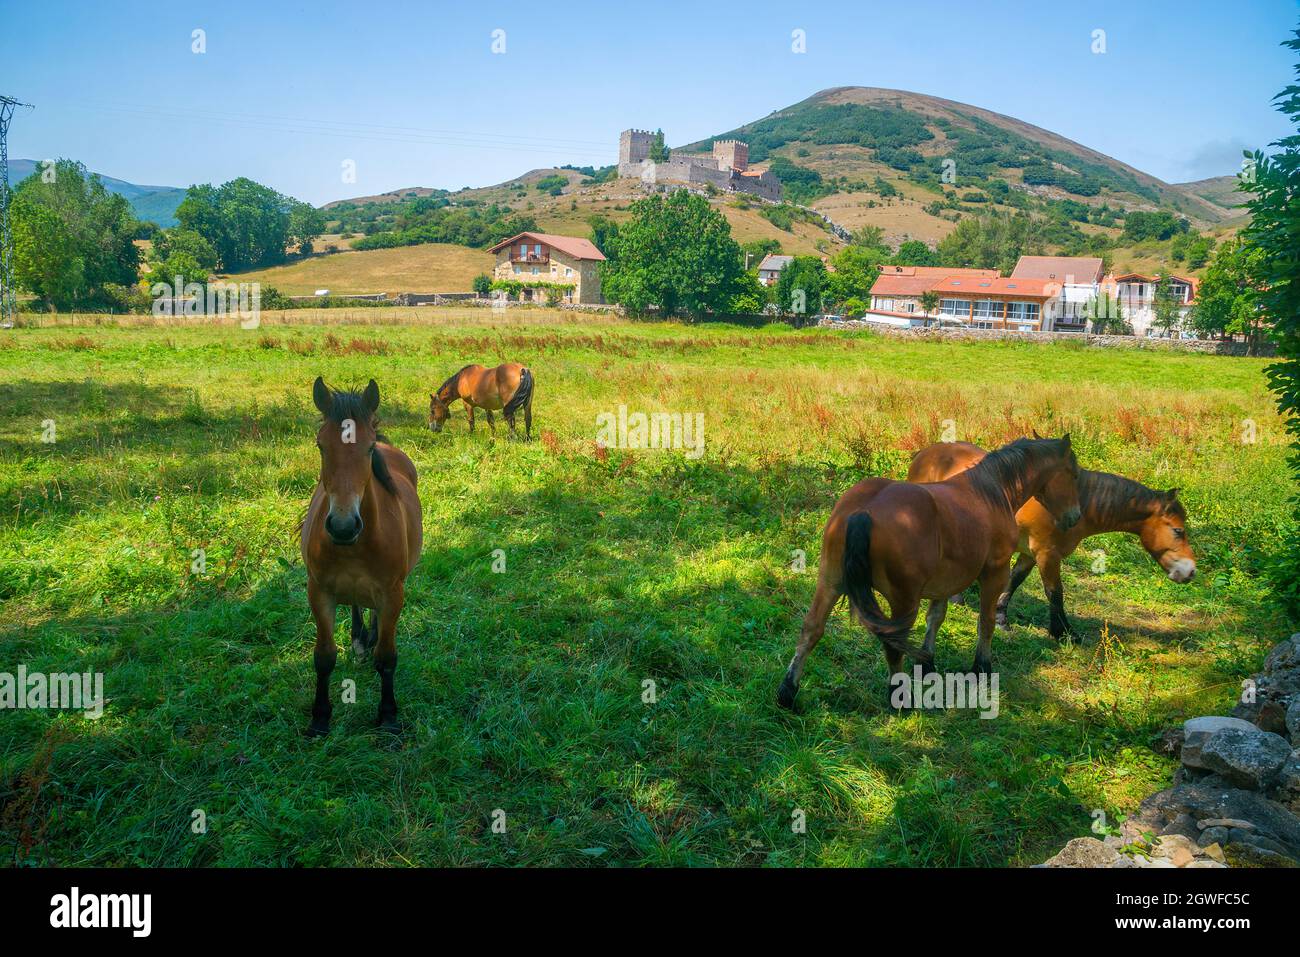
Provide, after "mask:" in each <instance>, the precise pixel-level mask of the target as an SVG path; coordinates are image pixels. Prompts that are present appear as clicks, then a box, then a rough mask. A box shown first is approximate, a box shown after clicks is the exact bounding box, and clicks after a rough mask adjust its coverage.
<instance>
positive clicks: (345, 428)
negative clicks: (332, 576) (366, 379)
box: [312, 376, 380, 545]
mask: <svg viewBox="0 0 1300 957" xmlns="http://www.w3.org/2000/svg"><path fill="white" fill-rule="evenodd" d="M312 398H313V399H314V400H315V402H316V408H317V409H319V410H320V414H321V416H323V420H322V422H321V426H320V429H319V430H318V431H317V433H316V447H317V448H319V449H320V484H321V487H322V488H323V489H324V490H325V495H326V497H327V499H328V501H329V510H328V511H327V512H326V513H325V532H326V534H328V535H329V537H330V541H332V542H333V543H334V544H335V545H352V544H354V543H355V542H356V540H357V539H358V538H360V537H361V532H362V529H363V528H364V527H365V525H364V523H363V522H362V521H361V500H362V499H363V498H364V497H365V494H366V489H367V488H369V486H370V479H371V476H372V475H373V474H374V473H375V470H376V469H377V468H378V467H380V466H377V465H376V463H375V459H376V458H377V457H378V454H379V453H378V452H377V451H376V449H375V443H376V442H377V441H378V439H379V433H378V430H377V423H376V421H375V410H376V409H378V408H379V386H378V385H376V384H375V380H374V379H371V380H370V384H369V385H368V386H366V388H365V391H363V392H336V391H335V390H333V389H331V388H330V387H329V386H327V385H326V384H325V382H324V380H323V379H321V378H320V377H319V376H317V377H316V383H315V385H314V386H313V387H312Z"/></svg>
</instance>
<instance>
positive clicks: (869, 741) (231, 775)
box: [0, 308, 1294, 867]
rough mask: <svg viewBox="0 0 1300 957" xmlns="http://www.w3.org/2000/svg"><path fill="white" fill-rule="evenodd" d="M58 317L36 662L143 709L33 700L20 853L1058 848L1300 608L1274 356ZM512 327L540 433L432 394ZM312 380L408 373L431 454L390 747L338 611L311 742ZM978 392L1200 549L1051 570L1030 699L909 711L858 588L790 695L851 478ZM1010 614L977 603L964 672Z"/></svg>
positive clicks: (5, 574) (398, 384) (372, 314)
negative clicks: (330, 704) (674, 416)
mask: <svg viewBox="0 0 1300 957" xmlns="http://www.w3.org/2000/svg"><path fill="white" fill-rule="evenodd" d="M34 325H35V327H29V328H18V329H14V330H9V331H5V332H3V333H0V336H2V338H0V394H2V395H3V400H4V401H3V405H4V408H5V409H6V413H7V414H6V415H5V416H4V418H3V420H0V610H2V611H3V619H2V623H0V671H10V672H12V671H14V670H15V669H16V668H17V666H18V665H20V664H23V665H25V666H26V667H27V668H28V669H29V670H33V671H36V670H43V671H48V672H60V671H74V670H75V671H86V670H94V671H100V672H103V674H104V675H105V688H106V695H107V702H106V704H105V707H104V714H103V716H102V717H100V718H98V719H92V718H90V717H87V716H85V715H83V714H81V713H78V712H72V711H62V712H56V711H33V710H16V711H8V712H5V713H0V852H2V853H3V855H4V860H5V861H6V863H9V864H16V865H63V866H72V865H149V866H152V865H218V866H225V865H307V866H314V865H381V866H396V867H405V866H411V865H576V866H608V865H625V866H639V865H745V866H754V865H766V866H799V865H867V866H876V865H888V866H909V865H910V866H978V865H1026V864H1031V863H1036V862H1038V861H1041V860H1043V859H1044V858H1045V857H1047V856H1049V855H1050V854H1052V853H1054V852H1055V850H1056V849H1057V848H1058V847H1059V846H1060V844H1061V843H1063V842H1064V841H1065V840H1067V839H1069V838H1071V837H1075V836H1079V835H1083V834H1087V833H1089V827H1090V825H1091V824H1092V823H1093V816H1092V812H1093V810H1094V809H1100V810H1102V811H1104V812H1105V814H1106V820H1107V822H1108V823H1109V824H1110V825H1111V826H1116V825H1117V824H1118V822H1119V821H1120V819H1121V818H1122V816H1123V815H1124V814H1125V813H1128V812H1131V811H1133V810H1134V809H1135V807H1136V805H1137V803H1138V802H1139V801H1140V800H1141V799H1142V797H1144V796H1145V795H1146V794H1148V793H1150V792H1152V791H1154V790H1156V789H1158V788H1159V787H1161V786H1163V785H1164V784H1165V783H1167V782H1168V780H1169V778H1170V776H1171V774H1172V772H1173V770H1174V767H1175V765H1174V762H1173V761H1172V759H1170V758H1168V757H1166V756H1164V755H1162V754H1161V753H1160V750H1159V747H1158V739H1159V735H1160V732H1161V731H1162V729H1164V728H1166V727H1169V726H1172V725H1176V724H1177V723H1178V722H1180V721H1182V720H1183V719H1184V718H1187V717H1190V716H1194V715H1197V714H1203V713H1223V712H1225V711H1226V710H1227V709H1228V708H1230V707H1231V705H1232V703H1233V701H1234V699H1235V695H1236V694H1237V690H1238V687H1239V682H1240V680H1241V678H1243V677H1245V676H1246V675H1248V674H1249V673H1251V672H1252V671H1254V670H1256V669H1257V668H1258V666H1259V665H1260V663H1261V661H1262V658H1263V655H1264V653H1265V652H1266V651H1267V649H1268V648H1270V647H1271V646H1272V644H1274V643H1275V642H1277V641H1279V640H1281V639H1282V638H1283V637H1285V636H1286V635H1287V634H1290V632H1291V631H1292V630H1294V627H1293V625H1294V623H1290V622H1288V621H1287V620H1286V619H1285V617H1284V615H1283V614H1282V613H1281V612H1280V611H1279V610H1277V608H1276V607H1275V605H1274V604H1273V603H1272V601H1271V600H1270V598H1269V594H1268V589H1267V586H1266V584H1265V581H1264V578H1263V575H1262V572H1261V565H1262V563H1263V560H1264V558H1265V556H1267V555H1268V554H1269V553H1270V551H1272V550H1274V549H1276V548H1277V543H1278V541H1279V538H1280V535H1281V533H1282V531H1283V529H1284V525H1283V523H1284V522H1285V520H1286V519H1285V516H1286V514H1287V510H1286V505H1285V503H1286V499H1287V496H1288V493H1289V484H1288V481H1287V477H1286V470H1285V465H1284V462H1285V440H1284V436H1283V433H1282V429H1281V423H1280V420H1279V418H1278V417H1277V415H1276V412H1275V410H1274V407H1273V404H1272V399H1271V396H1270V395H1269V393H1268V392H1267V390H1266V387H1265V382H1264V376H1263V371H1262V370H1263V367H1264V365H1265V364H1266V363H1265V361H1264V360H1256V359H1241V358H1227V357H1216V356H1205V355H1191V354H1172V353H1170V354H1166V353H1157V352H1149V351H1135V350H1099V349H1086V348H1081V347H1077V346H1071V345H1067V344H1064V343H1060V344H1050V345H1035V344H1023V343H995V342H989V343H937V342H912V341H899V340H893V339H885V338H881V337H878V336H876V335H873V334H871V333H867V332H841V331H831V330H823V329H811V330H810V329H804V330H795V329H791V328H787V327H784V326H775V325H774V326H768V327H763V328H745V327H740V326H732V325H726V324H712V323H710V324H703V325H680V324H673V323H653V324H652V323H639V322H634V321H629V320H623V319H618V318H613V317H603V316H578V315H572V314H566V313H561V312H558V311H549V310H541V309H537V310H511V311H509V312H506V313H505V314H495V313H492V312H490V311H487V310H470V309H464V310H457V309H443V308H438V309H420V310H386V309H385V310H378V309H370V310H356V311H352V312H349V311H345V310H327V311H321V312H319V313H313V312H307V311H304V312H292V313H289V314H287V315H286V316H274V315H272V316H265V317H264V319H263V323H262V327H261V328H260V329H257V330H251V331H246V330H242V329H240V328H238V326H234V325H225V326H222V325H214V324H192V325H185V324H176V325H159V324H154V323H152V322H151V321H143V320H142V321H139V322H135V321H132V320H128V321H127V322H126V323H125V324H119V323H118V322H117V321H115V320H112V319H109V318H107V317H104V318H100V319H95V318H86V317H83V318H82V319H81V320H80V322H79V323H78V324H77V325H70V324H67V323H51V322H49V321H44V323H43V324H34ZM505 359H514V360H519V361H523V362H526V363H527V364H528V365H529V366H530V367H531V368H532V370H533V372H534V375H535V378H536V382H537V387H536V388H537V392H536V400H535V418H534V441H532V442H529V443H525V442H512V441H508V440H507V439H506V437H505V431H504V427H503V426H502V425H501V424H500V423H499V424H498V430H499V431H498V432H497V434H496V436H495V437H493V436H492V435H491V434H489V433H488V432H487V431H486V429H485V428H484V423H483V422H482V420H481V419H480V423H479V429H478V431H477V432H476V433H474V434H472V435H471V434H469V433H468V431H467V426H466V422H465V418H464V413H463V411H462V407H461V406H459V405H458V406H456V407H455V412H454V416H453V419H452V420H451V422H450V424H449V427H448V429H447V430H446V431H444V432H443V433H441V434H438V435H435V434H433V433H431V432H430V431H429V430H428V429H427V428H426V425H425V417H426V413H427V408H428V393H429V391H430V390H431V389H433V388H436V386H437V385H438V384H439V383H441V381H442V380H443V379H445V378H446V377H447V376H448V375H450V374H451V373H452V372H454V371H455V370H457V369H458V368H460V366H461V365H463V364H465V363H467V362H470V361H482V362H485V363H491V362H497V361H502V360H505ZM318 374H323V375H324V376H325V378H326V380H327V381H329V382H331V383H333V384H336V385H358V384H361V385H363V384H364V383H365V382H366V380H367V379H369V378H371V377H373V378H375V379H376V380H377V381H378V382H379V384H380V387H381V394H382V402H381V406H380V416H381V418H382V420H383V428H384V429H385V430H386V431H387V433H388V434H389V435H390V437H391V438H392V440H393V441H394V442H395V444H397V445H399V446H400V447H402V448H403V449H404V450H405V451H406V452H407V453H408V454H409V455H410V456H411V457H412V458H413V459H414V461H415V463H416V465H417V467H418V468H419V470H420V494H421V498H422V501H423V510H424V532H425V549H424V555H423V558H422V560H421V561H420V563H419V565H418V566H417V568H416V570H415V572H414V573H413V575H412V578H411V580H410V581H409V582H408V587H407V595H408V599H407V605H406V609H405V611H404V613H403V615H402V618H401V622H400V625H399V631H398V652H399V665H398V669H397V696H398V701H399V704H400V707H401V719H402V721H403V722H404V724H405V726H406V730H405V732H404V734H403V735H402V736H401V737H400V738H396V739H393V738H390V737H389V736H385V735H380V734H378V733H377V732H375V731H374V730H373V728H372V724H373V721H374V717H375V709H376V706H377V702H378V693H379V689H378V680H377V678H376V677H375V674H374V671H373V668H372V667H371V666H370V664H369V663H362V662H357V661H354V660H353V658H352V655H351V652H350V650H348V647H347V630H346V621H345V618H344V615H343V614H340V616H339V640H340V648H341V649H342V650H341V652H340V658H339V666H338V668H337V669H336V671H335V672H334V688H335V693H336V698H335V710H334V730H333V733H332V734H331V735H330V737H328V738H325V739H307V738H305V737H304V736H303V733H302V732H303V731H304V729H305V727H306V724H307V720H308V709H309V707H310V702H311V695H312V690H313V675H312V666H311V645H312V638H313V629H312V626H311V622H310V616H309V614H308V610H307V605H306V599H305V576H304V572H303V568H302V563H301V560H300V558H299V555H298V545H297V534H296V527H297V524H298V522H299V520H300V518H301V516H302V514H303V512H304V510H305V506H306V503H307V501H308V498H309V497H310V494H311V491H312V488H313V486H314V484H315V481H316V476H317V471H318V467H319V461H318V453H317V451H316V449H315V448H314V433H315V428H316V422H317V414H316V411H315V409H314V408H313V406H312V400H311V383H312V380H313V379H314V377H315V376H316V375H318ZM621 405H624V406H627V408H628V409H629V410H632V411H636V410H640V411H645V412H655V411H667V412H682V413H688V412H702V413H703V414H704V423H705V433H704V438H705V447H704V453H703V455H702V456H701V457H699V458H698V459H689V458H687V457H686V456H685V455H683V453H682V452H680V451H676V452H675V451H671V450H664V451H660V450H630V449H619V448H610V449H605V448H601V447H598V446H597V444H596V442H595V437H596V432H597V428H596V417H597V415H599V414H600V413H602V412H617V410H618V408H619V406H621ZM48 420H53V424H54V430H55V431H54V438H55V441H53V442H45V441H42V439H43V437H48ZM947 420H951V424H952V426H953V428H955V431H956V433H957V436H958V437H959V438H962V439H966V440H970V441H974V442H978V443H980V444H983V445H985V446H996V445H998V444H1001V443H1003V442H1005V441H1008V440H1010V439H1012V438H1015V437H1018V436H1021V435H1024V434H1026V433H1028V432H1029V431H1030V430H1031V429H1037V430H1038V431H1039V432H1041V433H1043V434H1052V435H1059V434H1060V433H1062V432H1065V431H1069V432H1070V433H1071V435H1072V437H1073V441H1074V445H1075V448H1076V451H1077V452H1078V456H1079V459H1080V462H1081V463H1082V464H1083V465H1084V466H1085V467H1089V468H1094V469H1104V470H1109V471H1115V472H1119V473H1122V474H1124V475H1128V476H1131V477H1133V478H1136V479H1139V480H1141V481H1143V482H1146V483H1147V484H1150V485H1153V486H1156V487H1160V488H1168V487H1171V486H1178V487H1180V488H1181V489H1182V493H1181V496H1182V500H1183V501H1184V503H1185V504H1186V506H1187V510H1188V512H1189V523H1188V529H1189V535H1190V537H1191V540H1192V543H1193V545H1194V547H1195V548H1196V550H1197V555H1198V559H1199V572H1198V575H1197V577H1196V578H1195V579H1194V580H1193V581H1192V582H1191V583H1190V584H1187V585H1175V584H1173V583H1172V582H1170V581H1168V580H1167V579H1166V578H1165V577H1164V576H1163V575H1162V574H1161V573H1160V571H1159V569H1158V568H1157V567H1156V566H1155V564H1154V563H1153V562H1152V561H1151V560H1150V558H1149V557H1148V556H1147V555H1146V553H1145V552H1144V551H1142V549H1141V547H1140V545H1139V544H1138V542H1137V540H1136V539H1134V538H1132V537H1125V536H1120V535H1110V536H1104V537H1100V538H1098V539H1094V540H1092V542H1091V543H1090V544H1091V548H1092V549H1094V550H1095V549H1102V550H1104V553H1105V556H1106V562H1105V565H1104V571H1102V572H1101V573H1094V571H1093V567H1094V556H1093V555H1091V554H1087V555H1085V554H1084V553H1083V551H1082V550H1081V551H1080V552H1079V553H1076V555H1075V556H1073V557H1072V558H1071V559H1069V560H1068V561H1067V562H1066V567H1065V572H1064V580H1065V588H1066V603H1067V608H1068V610H1069V612H1070V614H1071V617H1072V620H1073V622H1074V625H1075V627H1076V629H1077V630H1078V631H1079V634H1080V640H1078V641H1076V642H1072V643H1067V644H1063V645H1057V644H1056V643H1055V642H1053V641H1052V640H1051V639H1050V638H1049V637H1048V635H1047V632H1046V624H1047V608H1046V605H1045V603H1044V600H1043V597H1042V591H1041V585H1040V584H1039V581H1038V577H1037V575H1034V576H1033V577H1031V578H1030V579H1029V581H1028V582H1027V583H1026V584H1025V586H1024V588H1023V589H1022V590H1021V592H1020V593H1019V595H1018V596H1017V601H1016V603H1015V604H1014V605H1013V610H1012V625H1011V628H1010V630H1009V631H1008V632H1006V633H999V634H998V635H997V637H996V638H995V640H994V646H993V655H994V667H995V669H996V670H997V671H998V673H999V675H1000V690H1001V701H1000V713H999V716H998V717H997V718H996V719H993V720H982V719H981V718H980V717H979V716H978V714H977V713H976V712H974V711H950V712H935V711H925V712H914V713H905V714H896V713H894V712H893V711H892V710H891V709H890V707H889V704H888V700H887V694H886V674H885V667H884V659H883V656H882V655H881V653H880V650H879V645H878V643H877V642H876V641H875V640H874V639H871V638H869V636H867V635H866V633H865V632H864V631H863V630H862V629H860V628H859V627H858V626H856V625H852V624H850V622H849V620H848V617H847V615H846V612H845V609H844V607H843V606H842V605H841V607H840V608H838V609H837V610H836V612H835V613H834V614H833V616H832V618H831V622H830V624H829V627H828V630H827V634H826V637H825V639H824V640H823V641H822V643H821V645H820V646H819V647H818V648H817V650H816V652H815V653H814V654H813V656H812V657H811V658H810V659H809V665H808V669H807V671H806V673H805V676H804V681H803V685H802V688H801V690H800V693H799V699H798V711H797V712H796V713H789V712H784V711H781V710H779V709H778V708H777V707H776V704H775V694H776V688H777V685H778V683H779V681H780V679H781V675H782V673H783V671H784V669H785V666H786V664H787V663H788V661H789V658H790V655H791V653H792V651H793V647H794V642H795V639H796V637H797V634H798V629H799V624H800V622H801V620H802V618H803V615H804V613H805V611H806V610H807V605H808V602H809V600H810V598H811V596H812V592H813V587H814V583H815V579H816V565H817V555H818V548H819V544H820V533H821V528H822V523H823V522H824V520H825V517H826V515H827V513H828V511H829V509H830V506H831V505H832V503H833V502H834V501H835V499H836V498H837V497H838V495H839V494H840V493H841V492H842V491H843V490H844V489H846V488H847V487H848V486H849V485H851V484H853V483H854V482H856V481H857V480H859V479H860V478H862V477H864V476H866V475H871V474H883V475H890V476H894V477H900V478H901V477H902V476H903V475H904V474H905V472H906V467H907V462H908V459H909V456H910V454H911V452H912V451H914V450H915V449H917V448H919V447H921V446H922V445H924V444H927V443H929V442H931V441H935V440H937V439H938V438H939V436H940V433H941V432H942V431H943V429H944V427H945V425H946V424H947ZM1247 420H1249V421H1247ZM1252 428H1253V432H1252V431H1251V429H1252ZM1243 438H1253V439H1254V441H1243ZM195 549H202V550H203V553H204V555H205V556H206V563H205V567H204V569H203V570H202V572H201V573H196V572H195V571H193V570H192V568H193V561H194V559H193V556H194V554H195V551H194V550H195ZM800 550H801V551H802V552H804V553H806V555H807V567H806V568H805V569H803V570H800V568H799V563H798V562H797V560H796V558H797V554H796V553H797V552H798V551H800ZM502 555H503V556H504V570H502V571H500V572H497V571H494V569H493V566H494V561H496V559H497V558H499V557H500V556H502ZM498 567H499V563H498ZM974 637H975V636H974V617H973V614H972V612H971V611H970V610H969V609H968V608H964V607H954V608H953V609H952V610H951V612H950V613H949V616H948V620H947V623H946V625H945V628H944V630H943V632H942V633H941V635H940V638H939V644H938V665H939V667H940V668H941V669H945V670H966V669H967V668H968V667H969V665H970V661H971V657H972V654H973V649H974ZM345 680H352V681H355V686H356V703H355V704H347V703H343V701H342V700H341V699H340V697H338V696H339V695H340V694H341V692H342V687H341V686H342V683H343V682H344V681H345ZM647 682H651V683H652V684H647ZM649 691H652V692H653V694H652V695H651V694H649V693H648V692H649ZM650 698H653V700H652V701H651V700H648V699H650ZM196 812H202V813H201V815H198V814H196ZM200 819H201V820H202V821H203V822H205V825H206V826H205V828H203V829H202V832H201V833H196V827H195V823H194V822H195V821H196V820H200ZM800 822H802V823H803V824H804V828H803V829H802V830H801V829H800V828H799V827H797V826H795V825H797V824H799V823H800ZM494 823H497V824H501V823H504V827H503V828H502V827H500V826H498V827H494V826H493V825H494Z"/></svg>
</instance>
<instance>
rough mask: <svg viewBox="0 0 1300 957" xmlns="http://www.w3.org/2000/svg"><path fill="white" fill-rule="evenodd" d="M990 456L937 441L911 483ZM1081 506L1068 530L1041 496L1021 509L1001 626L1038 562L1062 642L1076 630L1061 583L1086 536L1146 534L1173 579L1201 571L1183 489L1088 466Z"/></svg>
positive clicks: (1053, 627) (917, 461)
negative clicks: (1066, 562) (1065, 565)
mask: <svg viewBox="0 0 1300 957" xmlns="http://www.w3.org/2000/svg"><path fill="white" fill-rule="evenodd" d="M987 454H988V453H987V452H985V451H984V450H983V449H982V448H980V447H979V446H978V445H971V444H970V443H969V442H936V443H935V444H934V445H930V446H927V447H926V448H923V449H921V451H919V452H917V453H916V455H915V457H913V459H912V466H911V468H910V469H909V470H908V472H907V480H908V481H909V482H941V481H943V480H944V479H946V478H949V477H950V476H953V475H956V474H957V473H958V472H961V471H964V470H965V469H968V468H970V467H971V466H973V465H974V464H975V463H977V462H979V461H980V460H981V459H982V458H984V456H986V455H987ZM1079 508H1080V510H1081V512H1082V517H1081V518H1080V520H1079V523H1078V524H1077V525H1075V526H1074V527H1073V528H1071V529H1068V530H1066V531H1062V530H1061V529H1060V528H1058V527H1057V525H1056V523H1055V522H1054V521H1052V517H1051V515H1050V514H1049V513H1048V511H1047V509H1045V508H1043V506H1042V504H1041V503H1040V502H1038V501H1037V500H1036V499H1030V500H1029V501H1028V502H1026V503H1025V504H1024V505H1023V506H1022V507H1021V509H1020V511H1019V512H1017V513H1016V524H1017V525H1019V527H1020V542H1019V544H1018V545H1017V547H1016V562H1015V566H1014V567H1013V568H1012V571H1011V581H1010V583H1009V584H1008V586H1007V589H1006V591H1004V592H1003V593H1002V597H1001V598H999V599H998V607H997V624H998V626H999V627H1005V626H1006V623H1007V607H1008V606H1009V605H1010V604H1011V596H1012V595H1014V594H1015V593H1016V589H1017V588H1019V587H1020V586H1021V585H1022V584H1023V583H1024V581H1025V579H1026V578H1028V577H1029V573H1030V572H1031V571H1033V570H1034V567H1035V566H1037V568H1038V572H1039V576H1040V577H1041V578H1042V579H1043V590H1044V592H1046V594H1047V603H1048V606H1049V608H1050V612H1049V617H1048V626H1047V628H1048V631H1049V633H1050V634H1051V635H1052V637H1053V638H1056V639H1060V638H1063V637H1065V635H1067V634H1069V632H1070V623H1069V619H1068V618H1067V617H1066V615H1065V592H1064V589H1063V588H1062V587H1061V560H1062V559H1064V558H1066V557H1068V556H1069V555H1071V554H1073V552H1074V550H1075V549H1076V548H1078V547H1079V543H1080V542H1082V541H1083V540H1084V539H1085V538H1088V537H1090V536H1092V535H1100V534H1102V533H1103V532H1128V533H1129V534H1132V535H1136V536H1138V538H1139V539H1141V541H1142V547H1143V548H1145V549H1146V550H1147V554H1149V555H1150V556H1151V557H1152V558H1154V559H1155V560H1156V564H1158V565H1159V566H1160V567H1161V568H1162V569H1164V571H1165V573H1166V574H1167V575H1168V576H1169V578H1170V580H1171V581H1175V582H1178V583H1179V584H1182V583H1184V582H1189V581H1191V580H1192V576H1193V575H1195V574H1196V555H1195V553H1193V551H1192V546H1191V543H1190V542H1189V541H1188V539H1187V513H1186V511H1184V510H1183V503H1182V502H1180V501H1178V489H1176V488H1174V489H1170V490H1169V491H1167V492H1158V491H1156V490H1155V489H1152V488H1147V487H1146V486H1145V485H1143V484H1141V483H1140V482H1134V481H1133V480H1132V479H1127V478H1124V477H1123V476H1120V475H1111V474H1110V473H1109V472H1091V471H1089V470H1087V469H1080V470H1079ZM928 617H929V616H927V618H928ZM926 641H927V642H929V643H931V645H933V641H934V639H933V638H932V636H931V635H929V634H927V635H926Z"/></svg>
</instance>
